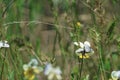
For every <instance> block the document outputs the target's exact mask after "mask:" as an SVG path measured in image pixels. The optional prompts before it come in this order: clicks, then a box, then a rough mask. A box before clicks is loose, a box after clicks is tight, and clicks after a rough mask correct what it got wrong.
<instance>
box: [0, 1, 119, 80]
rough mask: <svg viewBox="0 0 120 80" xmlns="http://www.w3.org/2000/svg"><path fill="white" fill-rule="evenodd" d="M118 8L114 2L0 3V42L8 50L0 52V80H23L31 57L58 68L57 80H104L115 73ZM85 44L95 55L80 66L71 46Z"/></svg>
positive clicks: (41, 77)
mask: <svg viewBox="0 0 120 80" xmlns="http://www.w3.org/2000/svg"><path fill="white" fill-rule="evenodd" d="M119 8H120V1H119V0H0V40H7V41H8V43H9V44H10V48H9V49H0V61H1V64H0V72H1V74H0V77H1V79H0V80H24V79H23V69H22V66H23V64H25V63H27V62H28V61H29V60H30V59H31V58H34V57H35V58H37V59H40V60H41V61H42V62H43V63H44V62H50V63H53V64H54V65H58V66H60V67H61V69H62V72H63V73H62V76H63V80H86V79H85V77H86V75H89V80H108V79H109V78H110V77H111V71H113V70H119V69H120V63H119V60H120V26H119V25H120V22H119V21H120V10H119ZM86 40H87V41H89V42H90V43H91V46H92V48H93V50H94V52H95V53H94V55H93V56H91V57H90V59H84V60H83V63H82V62H81V61H82V60H81V59H78V57H77V56H76V54H75V50H76V48H75V47H74V44H73V42H74V41H81V42H84V41H86ZM31 50H32V51H34V52H35V54H33V52H32V51H31ZM5 54H6V55H5ZM4 59H5V60H4ZM3 63H4V66H3ZM80 65H82V68H81V70H82V71H81V70H80ZM2 66H3V67H4V68H3V67H2ZM79 73H82V76H81V77H80V74H79ZM39 76H40V77H38V79H35V80H46V77H45V76H44V75H43V74H41V75H39Z"/></svg>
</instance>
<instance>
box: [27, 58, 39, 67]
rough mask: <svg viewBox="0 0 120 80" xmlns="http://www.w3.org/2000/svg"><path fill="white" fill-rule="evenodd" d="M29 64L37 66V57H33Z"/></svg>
mask: <svg viewBox="0 0 120 80" xmlns="http://www.w3.org/2000/svg"><path fill="white" fill-rule="evenodd" d="M28 65H29V66H37V65H38V61H37V60H36V59H32V60H31V61H30V62H29V63H28Z"/></svg>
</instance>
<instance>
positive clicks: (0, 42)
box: [0, 41, 10, 48]
mask: <svg viewBox="0 0 120 80" xmlns="http://www.w3.org/2000/svg"><path fill="white" fill-rule="evenodd" d="M2 47H4V48H9V47H10V45H9V44H8V43H7V41H0V48H2Z"/></svg>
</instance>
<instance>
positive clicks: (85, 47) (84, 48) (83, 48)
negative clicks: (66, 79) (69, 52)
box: [74, 41, 94, 58]
mask: <svg viewBox="0 0 120 80" xmlns="http://www.w3.org/2000/svg"><path fill="white" fill-rule="evenodd" d="M74 44H75V45H76V46H79V47H80V48H78V49H77V50H76V51H75V53H77V55H78V56H79V57H80V58H81V57H82V56H81V54H83V56H84V57H85V54H86V53H94V51H93V49H92V48H91V45H90V43H89V42H88V41H85V42H84V43H82V42H74Z"/></svg>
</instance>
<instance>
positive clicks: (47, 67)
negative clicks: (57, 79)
mask: <svg viewBox="0 0 120 80" xmlns="http://www.w3.org/2000/svg"><path fill="white" fill-rule="evenodd" d="M52 69H53V68H52V65H51V64H47V65H46V67H45V71H44V74H45V75H49V73H50V72H51V71H52Z"/></svg>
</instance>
